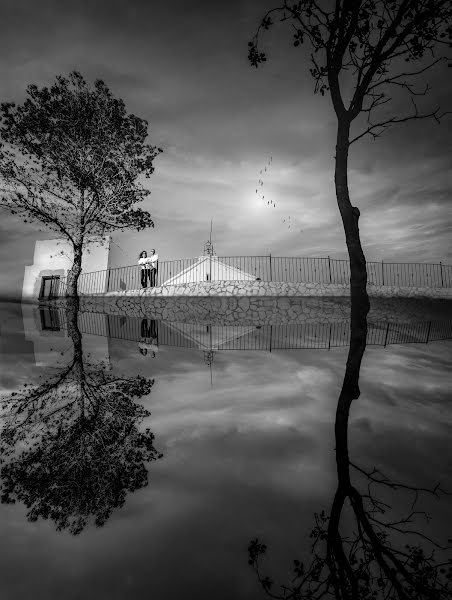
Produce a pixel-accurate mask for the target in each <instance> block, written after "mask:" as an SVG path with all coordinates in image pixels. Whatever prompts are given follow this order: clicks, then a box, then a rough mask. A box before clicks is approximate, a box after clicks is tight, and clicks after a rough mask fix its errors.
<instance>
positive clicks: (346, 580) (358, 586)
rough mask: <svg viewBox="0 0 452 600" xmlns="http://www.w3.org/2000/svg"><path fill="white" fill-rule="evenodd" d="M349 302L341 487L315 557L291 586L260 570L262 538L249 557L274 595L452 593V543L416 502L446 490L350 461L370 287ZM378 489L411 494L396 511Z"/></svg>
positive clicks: (339, 597) (403, 598) (297, 598)
mask: <svg viewBox="0 0 452 600" xmlns="http://www.w3.org/2000/svg"><path fill="white" fill-rule="evenodd" d="M351 300H352V301H351V327H350V346H349V352H348V357H347V363H346V367H345V375H344V380H343V384H342V388H341V391H340V395H339V399H338V402H337V407H336V418H335V427H334V429H335V442H336V447H335V455H336V473H337V487H336V491H335V493H334V498H333V501H332V503H331V508H330V511H329V513H326V512H325V511H321V512H320V513H315V515H314V526H313V528H312V530H311V533H310V540H309V544H310V546H311V558H310V559H309V560H308V561H306V562H302V561H299V560H295V561H294V567H293V577H292V579H291V581H289V583H287V584H283V585H280V586H275V585H274V581H273V580H272V579H271V578H270V577H269V576H268V575H265V574H263V571H262V565H261V558H262V555H264V554H265V553H266V549H267V548H266V545H265V544H263V543H261V542H260V541H259V539H258V538H255V539H253V540H252V541H251V542H250V544H249V547H248V555H249V561H248V562H249V564H250V565H251V566H252V567H253V568H254V570H255V572H256V574H257V577H258V579H259V581H260V583H261V585H262V587H263V589H264V590H265V592H266V593H267V594H268V595H269V596H270V597H272V598H281V599H287V598H291V599H292V598H293V599H294V600H302V599H305V598H306V599H307V598H309V599H316V600H320V599H321V598H325V597H334V598H335V599H336V600H371V599H381V600H386V599H387V598H394V599H398V600H408V599H409V598H416V599H419V600H433V599H435V600H440V599H444V600H446V598H450V597H451V594H452V559H450V558H449V557H450V550H452V545H450V546H447V545H441V544H440V543H438V542H437V541H436V540H434V539H432V538H431V537H430V535H429V533H428V530H427V531H426V526H425V525H426V522H427V524H428V521H429V518H430V517H429V515H428V513H427V512H425V511H423V510H422V509H420V508H419V506H418V501H419V496H420V495H427V496H433V497H435V498H439V497H441V496H443V495H445V494H446V493H445V492H444V490H442V489H441V487H440V485H439V484H438V485H436V486H435V487H434V488H432V489H425V488H422V487H416V486H410V485H406V484H405V483H402V482H397V481H393V480H391V479H389V478H388V477H386V476H385V475H384V474H383V473H382V472H381V471H380V470H379V469H377V468H375V467H373V468H371V469H369V470H366V469H365V468H362V467H361V466H358V465H356V464H355V463H354V462H352V461H351V460H350V454H349V417H350V410H351V407H352V403H353V402H354V401H356V400H357V399H358V398H359V397H360V389H359V376H360V369H361V363H362V359H363V356H364V352H365V349H366V340H367V337H368V324H367V314H368V312H369V300H368V297H367V293H366V291H365V288H361V289H360V288H359V287H358V289H356V290H355V296H354V295H353V293H352V299H351ZM352 469H353V470H354V471H357V472H358V474H359V475H360V476H361V477H364V479H365V482H366V483H367V486H366V485H365V486H363V489H360V487H359V483H358V481H355V479H354V478H353V477H352ZM360 483H361V484H362V481H361V482H360ZM381 488H386V489H388V490H391V491H394V492H399V491H402V492H407V491H408V492H410V493H412V494H413V497H412V498H411V501H409V502H408V504H407V506H406V507H405V510H404V511H402V514H397V513H396V511H394V510H393V506H392V504H391V500H388V498H387V495H386V494H385V493H384V491H386V489H385V490H384V491H383V493H382V490H381ZM409 500H410V499H409ZM399 503H400V499H399ZM427 529H428V528H427ZM449 544H452V540H449ZM447 551H448V552H447Z"/></svg>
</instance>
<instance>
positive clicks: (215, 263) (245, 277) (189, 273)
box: [162, 256, 256, 285]
mask: <svg viewBox="0 0 452 600" xmlns="http://www.w3.org/2000/svg"><path fill="white" fill-rule="evenodd" d="M255 280H256V276H255V275H252V274H251V273H247V272H246V271H243V270H242V269H239V268H237V267H234V266H233V265H229V264H227V263H226V262H224V261H222V260H221V259H219V258H218V257H217V256H200V257H199V258H198V259H197V260H196V262H194V263H193V264H192V265H190V266H189V267H187V268H185V269H183V270H182V271H181V272H180V273H177V274H176V275H173V276H172V277H170V278H169V279H167V280H166V281H164V282H163V283H162V285H179V284H181V283H193V282H198V281H255Z"/></svg>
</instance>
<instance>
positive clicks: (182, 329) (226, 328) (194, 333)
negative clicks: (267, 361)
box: [167, 323, 256, 350]
mask: <svg viewBox="0 0 452 600" xmlns="http://www.w3.org/2000/svg"><path fill="white" fill-rule="evenodd" d="M167 326H168V327H169V329H172V330H173V331H175V332H177V333H178V334H179V335H182V336H183V337H185V338H186V339H187V340H188V341H189V342H190V346H191V347H194V348H199V349H200V350H221V348H222V346H225V345H228V344H230V343H231V342H232V341H233V340H238V339H240V338H242V337H244V336H246V335H247V334H249V333H251V332H253V331H255V329H256V328H255V327H254V326H249V325H201V324H197V323H196V324H195V323H167Z"/></svg>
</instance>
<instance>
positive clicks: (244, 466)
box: [0, 304, 452, 600]
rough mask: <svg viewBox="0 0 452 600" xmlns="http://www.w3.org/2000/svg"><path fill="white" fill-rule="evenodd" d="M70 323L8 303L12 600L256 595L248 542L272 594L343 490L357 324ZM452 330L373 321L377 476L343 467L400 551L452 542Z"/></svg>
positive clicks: (353, 433) (365, 448) (357, 444)
mask: <svg viewBox="0 0 452 600" xmlns="http://www.w3.org/2000/svg"><path fill="white" fill-rule="evenodd" d="M430 317H431V316H430ZM451 320H452V318H451ZM76 323H78V325H77V327H76V331H74V328H73V327H72V329H71V323H70V319H67V318H66V317H65V314H64V311H61V310H60V311H55V310H49V309H42V310H39V309H37V308H36V307H31V306H21V305H19V304H3V305H1V338H0V339H1V380H0V384H1V393H2V428H3V429H2V434H1V436H2V445H1V447H2V451H3V462H2V465H1V468H2V471H1V486H2V487H1V492H2V504H1V505H0V535H1V539H2V542H3V543H2V545H1V550H0V552H1V560H0V591H1V597H2V598H5V599H7V600H24V599H29V598H30V599H31V598H33V600H35V599H36V600H40V599H42V600H44V599H45V600H50V599H53V598H55V599H58V600H61V599H71V600H72V599H74V600H75V599H79V598H96V599H99V600H103V599H107V598H108V599H109V600H112V599H114V600H116V599H117V600H121V599H128V598H151V597H152V598H157V599H169V600H170V599H173V598H181V597H184V598H189V599H191V598H193V599H203V598H206V599H212V598H215V599H220V600H223V599H224V600H226V599H228V600H231V599H247V600H249V599H251V600H254V599H259V598H265V597H268V596H267V595H266V591H265V589H264V588H263V587H262V585H261V583H260V582H259V579H258V576H257V574H256V572H255V571H254V570H253V567H252V565H249V564H248V559H249V554H248V547H249V544H250V541H251V540H253V539H256V538H257V539H258V540H259V542H262V543H265V544H266V545H267V546H268V549H267V552H266V554H265V556H263V557H262V561H261V563H260V564H261V569H262V571H261V573H262V576H264V575H267V574H268V575H269V576H270V577H271V578H272V579H274V580H275V583H274V584H273V587H272V591H273V592H275V593H279V594H280V595H281V594H282V591H281V588H280V587H279V583H282V584H288V583H290V581H291V578H292V576H293V573H292V567H293V561H294V559H299V560H302V561H307V562H309V561H310V560H311V561H312V556H313V554H312V552H311V546H312V542H313V538H312V537H310V533H311V530H312V529H313V527H314V525H315V514H316V513H317V514H319V513H321V511H325V513H326V514H327V515H328V514H329V512H330V510H331V504H332V501H333V497H334V495H335V492H336V487H337V475H336V462H335V461H336V457H335V452H334V448H335V437H334V431H335V430H334V428H335V416H336V406H337V401H338V397H339V393H340V390H341V386H342V381H343V377H344V368H345V363H346V360H347V353H348V346H347V344H348V330H349V324H348V323H347V322H345V321H344V322H343V323H337V322H336V323H326V322H323V323H319V324H318V325H315V324H310V325H309V327H308V326H307V325H303V324H291V325H285V324H284V323H282V324H281V323H280V324H276V325H275V324H271V325H270V324H265V323H264V324H260V325H257V326H256V325H243V324H237V325H235V326H234V325H229V326H227V327H224V326H221V325H215V324H212V325H205V324H203V325H199V324H196V323H169V322H161V321H160V322H157V321H152V320H147V319H136V318H135V319H134V318H128V317H125V316H110V317H107V316H106V315H97V316H95V317H93V315H86V314H84V315H83V314H82V315H80V314H79V315H78V318H77V320H76ZM450 337H452V335H451V322H450V321H448V320H447V319H445V318H444V314H443V315H441V319H438V320H435V319H433V320H432V319H431V318H430V320H429V321H425V322H423V321H421V320H420V321H419V320H418V321H416V322H407V323H404V324H402V323H399V324H397V323H396V324H394V323H392V324H390V325H389V326H388V324H387V323H381V322H380V323H374V324H370V325H369V334H368V345H367V348H366V352H365V354H364V358H363V363H362V367H361V374H360V389H361V396H360V397H359V399H357V400H356V401H354V402H353V405H352V409H351V413H350V418H349V422H348V435H349V449H350V460H351V462H352V463H354V464H356V465H357V466H358V467H359V468H360V469H362V470H363V471H366V472H367V473H368V474H369V473H370V474H372V473H376V472H375V471H374V469H377V470H378V476H379V477H380V478H384V481H385V483H383V484H375V483H372V480H371V479H369V477H366V476H365V474H364V473H363V472H362V471H359V470H358V469H354V470H352V478H353V483H354V484H355V485H356V488H357V489H359V491H360V494H362V496H363V499H364V502H366V501H371V502H372V503H373V504H372V506H373V508H374V509H375V507H376V506H377V507H378V506H379V507H380V508H381V507H383V506H384V512H379V513H378V514H377V513H372V514H373V516H374V518H375V519H376V520H377V521H379V522H380V523H381V522H386V523H391V524H393V527H392V529H391V530H390V531H389V536H390V538H391V540H392V542H391V543H392V546H393V547H396V546H397V547H399V546H400V547H401V548H404V545H405V544H411V543H420V542H421V545H422V547H424V548H425V550H426V551H427V550H429V549H431V547H432V540H433V541H436V540H437V541H438V542H439V543H441V544H447V539H448V538H450V537H452V528H451V526H450V523H451V522H452V505H451V504H452V503H451V501H450V497H448V496H446V495H444V494H443V493H442V491H441V490H442V489H444V490H449V491H451V490H452V474H451V466H452V460H451V457H452V453H451V451H450V439H451V433H452V405H451V402H450V390H451V383H452V376H451V371H450V365H451V358H452V342H451V341H449V339H447V338H450ZM441 338H445V339H441ZM371 477H374V478H375V477H376V476H375V475H371ZM369 483H370V484H371V487H370V489H369V487H368V486H369ZM399 483H400V484H403V485H404V486H406V487H402V486H398V485H397V486H396V487H395V485H394V484H399ZM438 483H439V484H440V488H437V489H436V490H435V486H436V485H437V484H438ZM411 488H422V489H425V490H426V491H425V492H422V491H421V492H420V493H419V492H418V495H419V503H418V504H416V505H415V507H414V508H412V507H413V500H414V497H415V494H416V492H415V491H413V490H412V489H411ZM429 490H430V491H431V490H435V494H431V493H430V492H429ZM382 503H384V505H383V504H382ZM421 511H426V512H427V513H428V514H429V516H430V517H431V519H429V520H427V519H426V518H425V515H424V514H423V513H422V514H421ZM371 512H372V511H371ZM417 512H418V513H419V514H417ZM407 516H409V521H410V522H409V524H407V523H405V522H404V519H406V518H407ZM377 521H374V525H375V526H376V527H378V523H377ZM403 528H405V529H410V531H413V530H416V531H417V532H418V533H421V534H422V535H423V536H427V538H428V539H427V538H426V537H423V538H420V541H419V539H418V541H417V542H415V539H414V538H416V536H413V535H412V534H402V533H401V530H402V529H403ZM355 529H356V526H355V524H354V521H353V518H352V515H351V513H350V511H348V512H347V511H345V512H344V514H343V519H342V521H341V525H340V534H341V536H342V538H344V539H345V538H347V537H349V538H350V539H351V540H353V539H355V537H356V535H355V533H356V532H355ZM354 536H355V537H354ZM418 537H419V536H418ZM322 543H324V542H322V540H320V541H319V542H318V545H317V546H316V548H317V549H316V550H315V552H316V551H317V550H318V551H319V552H320V553H321V551H322V547H321V545H322ZM315 552H314V554H315ZM440 553H441V551H440ZM447 556H449V557H450V553H449V554H447ZM441 560H443V559H441ZM372 585H374V588H373V589H374V590H376V591H377V593H379V592H378V590H379V589H380V588H381V586H382V584H381V582H379V583H378V582H377V579H375V582H373V584H372ZM379 586H380V587H379ZM381 589H382V588H381ZM449 589H450V588H449ZM445 593H448V592H445ZM314 597H315V596H314ZM327 597H334V595H333V592H331V596H327ZM361 597H363V598H364V597H366V596H365V595H364V592H362V595H361ZM376 597H379V596H376ZM388 597H393V596H388ZM394 597H396V596H394ZM438 597H447V596H438Z"/></svg>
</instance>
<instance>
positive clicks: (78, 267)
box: [66, 243, 83, 298]
mask: <svg viewBox="0 0 452 600" xmlns="http://www.w3.org/2000/svg"><path fill="white" fill-rule="evenodd" d="M82 248H83V246H82V244H81V243H80V244H74V262H73V263H72V267H71V269H70V270H69V271H68V274H67V281H66V297H70V298H77V297H78V290H77V283H78V278H79V276H80V273H81V272H82V255H83V250H82Z"/></svg>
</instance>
